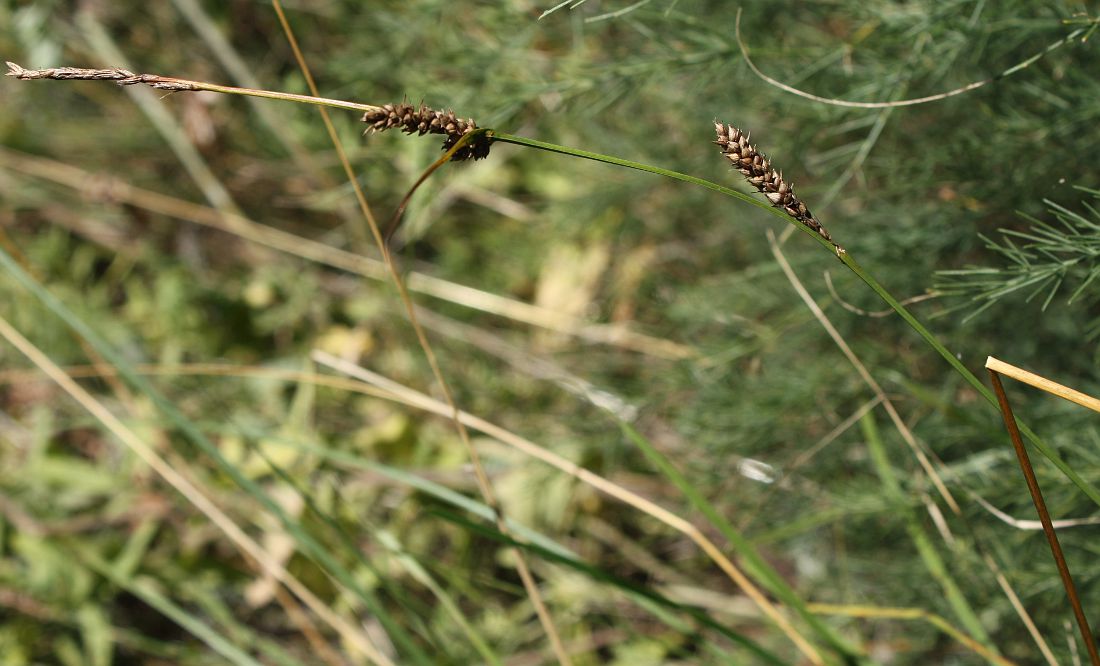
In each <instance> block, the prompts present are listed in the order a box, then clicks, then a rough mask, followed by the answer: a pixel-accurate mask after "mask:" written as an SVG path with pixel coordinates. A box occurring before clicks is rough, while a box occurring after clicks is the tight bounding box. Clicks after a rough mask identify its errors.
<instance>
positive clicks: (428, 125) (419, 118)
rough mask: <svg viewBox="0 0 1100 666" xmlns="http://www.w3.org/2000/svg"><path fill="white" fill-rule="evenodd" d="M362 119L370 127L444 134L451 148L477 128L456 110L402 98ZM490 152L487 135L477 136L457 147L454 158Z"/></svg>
mask: <svg viewBox="0 0 1100 666" xmlns="http://www.w3.org/2000/svg"><path fill="white" fill-rule="evenodd" d="M363 122H365V123H367V124H368V125H370V131H373V132H384V131H386V130H388V129H392V128H394V127H400V128H401V131H403V132H405V133H406V134H420V135H424V134H444V135H446V136H447V139H446V141H444V142H443V150H450V149H451V148H453V147H454V145H455V144H456V143H458V141H459V139H461V138H462V137H463V136H465V135H466V134H469V133H470V132H473V131H474V130H476V129H477V124H476V123H474V121H473V120H471V119H469V118H467V119H465V120H463V119H461V118H459V117H457V116H456V115H455V114H454V111H450V110H448V111H438V110H436V109H429V108H428V107H426V106H424V105H423V104H421V105H420V106H413V105H412V104H407V103H405V102H402V103H400V104H386V105H385V106H382V107H380V108H378V109H374V110H371V111H367V112H366V113H365V114H363ZM488 155H489V141H488V139H480V138H479V139H476V140H474V141H473V142H471V143H470V144H468V145H465V146H463V147H461V148H459V149H458V150H457V151H455V154H454V156H452V158H451V159H453V160H457V161H461V160H467V159H470V158H473V159H475V160H479V159H481V158H483V157H487V156H488Z"/></svg>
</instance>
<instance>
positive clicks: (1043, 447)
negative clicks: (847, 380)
mask: <svg viewBox="0 0 1100 666" xmlns="http://www.w3.org/2000/svg"><path fill="white" fill-rule="evenodd" d="M489 136H490V138H491V139H492V140H493V141H500V142H503V143H512V144H516V145H520V146H527V147H529V148H537V149H539V150H545V151H548V152H552V153H558V154H559V155H569V156H571V157H580V158H583V159H587V160H593V161H595V162H604V163H606V164H614V165H616V166H621V167H626V168H628V169H637V170H638V171H645V172H646V173H652V174H654V175H657V176H664V177H666V178H672V179H675V180H681V181H684V182H686V183H692V184H694V185H699V186H701V187H705V188H707V189H710V190H714V191H715V192H720V193H722V194H725V195H726V196H730V197H733V198H735V199H739V200H741V201H744V202H746V203H750V204H752V205H754V206H756V207H757V208H762V209H764V210H766V211H768V212H769V213H770V214H772V215H775V216H777V217H779V218H780V219H781V220H783V221H784V222H786V223H787V224H790V225H792V226H794V227H795V228H796V229H798V230H799V231H802V232H803V233H805V234H806V235H808V236H809V237H810V238H812V239H814V240H815V241H817V242H818V243H820V244H821V246H822V247H824V248H826V249H828V250H829V252H830V253H832V254H835V255H836V257H837V258H838V259H839V260H840V261H841V263H843V264H844V265H845V266H847V267H848V269H849V270H851V271H852V272H853V273H855V275H856V277H858V278H859V279H860V280H862V281H863V282H864V284H866V285H867V286H868V287H870V288H871V290H872V291H874V292H875V293H876V294H877V295H878V296H879V298H881V299H882V300H883V301H884V302H885V303H886V304H887V305H888V306H890V309H891V310H893V311H894V312H896V313H898V315H899V316H900V317H901V318H902V319H903V320H905V323H907V324H909V326H910V328H912V329H913V330H914V331H916V332H917V334H918V335H919V336H920V337H921V338H922V339H923V340H924V341H925V343H926V344H927V345H928V346H929V347H931V348H932V349H934V350H936V353H937V354H939V355H940V356H941V357H942V358H943V359H944V360H945V361H947V364H948V365H950V366H951V367H952V368H953V369H954V370H955V371H956V372H957V373H959V374H960V375H961V376H962V378H963V379H965V380H966V382H967V383H968V384H970V386H971V387H973V388H974V390H976V391H977V392H978V394H979V395H981V396H982V397H983V398H985V400H986V402H988V403H989V405H990V406H991V407H993V408H994V409H997V410H998V411H999V410H1000V408H999V406H998V403H997V397H996V396H995V395H994V394H993V391H991V390H990V389H989V388H988V387H986V385H985V384H983V383H982V381H981V380H980V379H978V378H977V376H975V375H974V373H973V372H971V371H970V370H969V369H967V367H966V366H965V365H963V364H962V361H960V360H959V359H958V358H957V357H956V356H955V355H954V354H952V353H951V352H950V351H949V350H948V349H947V347H945V346H944V345H943V343H942V342H940V341H939V339H938V338H937V337H936V336H935V335H934V334H933V333H932V332H931V331H929V330H928V329H927V328H925V326H924V324H922V323H920V321H919V320H918V319H917V318H916V317H915V316H913V314H912V313H911V312H909V310H908V309H906V307H905V306H904V305H902V304H901V303H900V302H898V300H897V299H896V298H894V296H893V295H892V294H890V292H889V291H887V290H886V288H885V287H883V286H882V285H881V284H880V283H879V281H878V280H876V279H875V278H874V276H872V275H871V274H870V273H868V272H867V270H866V269H864V268H863V267H862V266H861V265H860V264H859V263H858V262H857V261H856V260H855V258H854V257H852V255H851V254H849V253H848V252H847V251H845V250H844V249H843V248H841V247H839V246H835V245H834V244H833V243H831V242H829V241H827V240H825V238H823V237H822V236H820V235H819V234H817V233H816V232H814V231H812V230H811V229H809V228H808V227H805V226H803V225H801V224H799V223H797V222H796V221H795V220H794V219H792V218H790V217H788V216H787V214H786V213H783V212H782V211H780V210H778V209H775V208H772V207H771V205H769V204H768V203H766V202H765V201H763V200H761V199H757V198H754V197H752V196H750V195H748V194H744V193H743V192H738V191H736V190H733V189H731V188H728V187H725V186H723V185H719V184H717V183H714V182H711V181H709V180H705V179H703V178H699V177H697V176H691V175H688V174H685V173H680V172H678V171H672V170H671V169H663V168H660V167H655V166H651V165H649V164H642V163H641V162H634V161H631V160H624V159H621V158H618V157H612V156H610V155H602V154H600V153H593V152H589V151H587V150H578V149H576V148H569V147H567V146H560V145H557V144H552V143H546V142H544V141H535V140H533V139H528V138H525V137H521V136H515V135H512V134H505V133H502V132H495V131H492V130H490V131H489ZM1019 425H1020V431H1021V432H1022V433H1023V434H1024V436H1025V437H1027V439H1028V440H1029V441H1030V442H1031V443H1032V445H1033V446H1034V447H1035V448H1036V449H1037V450H1038V451H1039V452H1040V453H1042V454H1043V455H1044V456H1045V457H1046V458H1047V460H1049V461H1050V462H1051V463H1053V464H1054V466H1055V467H1057V468H1058V470H1059V471H1060V472H1062V474H1064V475H1065V476H1066V478H1067V479H1069V480H1070V481H1071V482H1073V484H1074V485H1075V486H1077V488H1078V489H1080V490H1081V492H1083V493H1084V494H1085V495H1086V496H1088V498H1089V499H1091V500H1092V501H1093V502H1095V503H1096V505H1097V506H1100V490H1098V489H1097V488H1096V487H1095V486H1094V485H1092V484H1091V483H1089V482H1088V481H1086V480H1085V479H1083V478H1081V475H1079V474H1077V472H1075V471H1073V469H1072V468H1070V466H1069V465H1068V464H1066V462H1065V461H1064V460H1062V458H1061V457H1060V456H1059V455H1058V454H1057V453H1056V452H1055V451H1054V449H1052V448H1050V447H1049V446H1048V445H1047V444H1046V443H1045V442H1043V440H1042V439H1040V438H1039V436H1038V435H1036V434H1035V432H1034V431H1033V430H1031V428H1029V427H1027V426H1026V425H1025V424H1023V423H1020V424H1019Z"/></svg>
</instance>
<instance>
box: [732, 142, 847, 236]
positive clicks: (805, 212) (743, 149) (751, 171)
mask: <svg viewBox="0 0 1100 666" xmlns="http://www.w3.org/2000/svg"><path fill="white" fill-rule="evenodd" d="M714 131H715V132H717V133H718V140H717V141H715V142H714V143H716V144H718V147H719V148H721V149H722V154H723V155H725V156H726V159H728V160H729V161H730V162H731V163H732V164H733V166H734V168H735V169H737V170H738V171H740V172H741V173H742V174H743V175H744V176H745V178H746V179H747V180H748V181H749V182H750V183H752V186H753V187H755V188H756V189H758V190H760V192H761V193H763V195H764V196H765V197H767V198H768V201H770V202H771V204H772V205H773V206H775V207H776V208H778V209H780V210H782V211H783V212H785V213H786V214H787V215H790V216H791V217H793V218H794V219H796V220H798V221H799V222H801V223H802V224H804V225H805V226H807V227H809V228H810V229H812V230H813V231H816V232H817V233H818V234H820V235H821V236H822V238H824V239H825V240H827V241H829V242H830V243H831V242H832V240H833V238H832V236H830V235H829V232H828V231H826V230H825V227H823V226H821V223H820V222H818V221H817V218H815V217H814V216H813V213H811V212H810V209H809V208H806V204H804V203H803V202H802V200H801V199H799V198H798V197H797V196H796V195H795V193H794V186H793V185H791V184H790V183H788V182H787V181H786V180H784V179H783V174H782V173H780V172H778V171H776V170H775V169H773V168H772V165H771V162H769V161H768V158H767V157H765V156H764V154H763V153H761V152H759V151H758V150H756V146H754V145H752V144H750V143H749V135H748V134H746V133H744V132H742V131H741V130H739V129H737V128H736V127H734V126H733V125H723V124H722V123H719V122H715V123H714ZM833 245H836V243H833Z"/></svg>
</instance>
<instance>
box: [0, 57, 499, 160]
mask: <svg viewBox="0 0 1100 666" xmlns="http://www.w3.org/2000/svg"><path fill="white" fill-rule="evenodd" d="M7 65H8V73H7V76H10V77H12V78H15V79H19V80H21V81H34V80H38V79H52V80H55V81H114V82H115V83H117V84H118V85H120V86H133V85H146V86H149V87H151V88H155V89H157V90H165V91H168V92H196V91H206V92H216V93H222V94H226V95H245V96H248V97H263V98H266V99H277V100H282V101H285V102H298V103H302V104H313V105H316V106H321V107H332V108H337V109H346V110H349V111H362V112H363V122H365V123H367V124H368V125H369V128H368V130H369V131H374V132H382V131H385V130H387V129H390V128H393V127H400V128H402V130H403V131H404V132H405V133H406V134H421V135H423V134H442V135H445V136H446V137H447V139H446V141H444V142H443V150H450V149H451V148H452V147H453V146H454V145H455V144H456V143H457V142H458V141H459V139H461V138H462V137H463V136H465V135H466V134H469V133H470V132H473V131H474V130H476V129H477V124H476V123H475V122H474V121H473V120H471V119H469V118H467V119H465V120H463V119H460V118H458V117H457V116H456V115H455V113H454V112H453V111H450V110H446V111H442V110H437V109H430V108H428V107H426V106H424V105H423V104H421V105H419V106H416V107H414V106H412V105H411V104H407V103H405V102H401V103H399V104H385V105H383V106H378V105H375V104H360V103H357V102H348V101H345V100H341V99H331V98H328V97H318V96H316V95H296V94H293V93H285V92H278V91H274V90H260V89H256V88H238V87H236V86H223V85H218V84H216V83H206V82H205V81H193V80H191V79H180V78H176V77H173V76H161V75H160V74H137V73H135V72H132V71H130V70H128V69H124V68H122V67H108V68H106V69H88V68H84V67H46V68H43V69H27V68H25V67H23V66H21V65H18V64H16V63H14V62H10V61H8V63H7ZM310 83H312V80H311V81H310ZM310 87H311V89H312V88H314V86H312V85H311V86H310ZM489 143H490V139H489V137H488V136H485V137H484V138H482V139H479V140H477V141H473V142H471V143H470V145H469V146H465V147H463V148H461V149H460V150H457V151H455V154H454V155H453V156H452V157H451V159H452V160H455V161H462V160H467V159H471V158H472V159H481V158H483V157H487V156H488V155H489Z"/></svg>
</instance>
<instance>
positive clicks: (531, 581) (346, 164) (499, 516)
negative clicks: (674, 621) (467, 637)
mask: <svg viewBox="0 0 1100 666" xmlns="http://www.w3.org/2000/svg"><path fill="white" fill-rule="evenodd" d="M271 4H272V7H274V9H275V12H276V14H277V15H278V17H279V23H280V24H281V25H282V27H283V32H284V33H286V36H287V40H288V41H289V42H290V44H291V48H292V49H293V51H294V57H295V59H296V60H297V61H298V66H299V68H300V69H301V70H302V72H303V73H304V75H305V77H306V82H307V83H308V84H309V89H310V92H312V93H313V94H314V95H317V92H318V91H317V85H316V83H315V82H314V80H313V76H312V74H311V73H310V70H309V65H308V64H307V63H306V60H305V58H304V57H303V55H302V52H301V49H300V48H299V47H298V41H297V39H296V38H295V37H294V31H293V29H292V28H291V26H290V22H289V21H288V20H287V18H286V15H285V14H284V13H283V8H282V5H281V3H280V2H279V0H272V2H271ZM319 110H320V112H321V116H322V118H323V119H324V123H325V129H326V130H327V131H328V134H329V138H330V140H331V142H332V145H333V146H334V147H335V148H336V150H337V152H338V155H339V157H340V164H341V165H342V166H343V168H344V173H345V174H346V175H347V179H348V182H349V183H350V184H351V186H352V188H353V189H354V191H355V198H356V200H357V201H358V202H359V207H360V209H361V210H362V211H363V217H364V218H365V219H366V220H367V224H368V225H370V230H371V234H372V235H373V236H374V240H375V242H376V243H377V244H378V250H379V251H380V252H381V253H382V258H383V260H384V261H385V263H386V268H387V269H388V270H389V273H390V276H391V277H392V278H393V282H394V285H395V286H396V287H397V291H398V293H399V295H400V297H401V302H402V303H403V304H404V305H405V311H406V313H407V314H408V317H409V323H410V324H411V325H412V328H413V331H414V332H415V334H416V339H417V341H418V342H419V343H420V348H421V349H422V350H423V352H424V356H425V358H426V359H427V361H428V365H429V366H431V369H432V374H433V375H434V377H435V380H436V383H437V384H438V385H439V388H440V390H441V391H442V393H443V396H444V398H445V400H446V402H447V405H448V406H449V407H450V410H451V420H452V422H453V423H454V426H455V429H456V430H457V432H458V436H459V438H460V439H461V440H462V444H463V447H464V448H465V449H466V454H467V456H468V457H469V459H470V464H471V465H472V467H473V469H474V476H475V478H476V479H477V485H478V490H479V491H480V493H481V496H482V498H483V499H484V500H485V504H486V505H488V506H489V508H490V509H492V511H493V514H494V516H495V519H496V524H497V529H499V530H500V533H501V534H503V535H505V536H509V537H510V536H512V533H511V529H510V528H509V527H508V524H507V521H506V520H505V519H504V509H503V507H502V506H501V504H500V501H499V499H498V498H497V495H496V492H495V491H494V490H493V486H492V483H491V482H490V480H489V475H488V474H486V473H485V468H484V466H483V465H482V463H481V458H480V456H479V454H478V452H477V449H476V448H474V445H473V444H472V443H471V442H470V435H469V433H468V432H467V431H466V426H465V425H463V423H462V421H461V419H459V409H458V404H457V403H456V402H455V399H454V395H453V393H452V392H451V387H450V384H449V383H448V382H447V379H446V378H445V377H444V375H443V370H442V369H441V368H440V365H439V361H438V359H437V358H436V355H435V351H434V350H433V349H432V346H431V343H429V342H428V336H427V335H426V334H425V333H424V328H423V327H422V326H421V325H420V322H419V321H418V320H417V318H416V308H415V307H414V305H413V301H412V297H410V296H409V292H408V290H407V289H406V288H405V283H404V281H403V280H402V279H401V274H400V272H399V271H398V269H397V265H396V263H395V262H394V260H393V257H392V256H391V254H390V251H389V247H388V244H387V242H386V238H385V237H384V236H383V235H382V231H381V229H380V228H379V226H378V223H377V221H376V220H375V218H374V214H373V212H372V211H371V209H370V206H369V205H368V204H367V198H366V195H365V194H364V193H363V189H362V187H361V186H360V184H359V179H358V178H356V176H355V172H354V170H353V169H352V168H351V162H350V161H349V160H348V158H347V155H346V154H345V153H344V151H343V149H342V147H341V143H340V139H339V136H338V135H337V134H336V128H335V127H334V126H333V124H332V121H331V120H330V119H329V117H328V112H327V109H326V108H325V107H324V106H320V107H319ZM365 111H366V112H368V113H369V112H370V111H371V110H369V109H368V110H365ZM471 136H472V134H466V135H464V136H463V137H461V139H459V140H458V141H457V142H455V144H454V145H453V146H451V147H450V148H449V150H447V152H446V154H445V155H444V157H443V158H441V159H440V160H437V165H433V167H432V168H430V169H429V171H427V172H426V173H425V175H424V176H421V179H424V178H426V177H427V176H428V175H430V173H431V171H434V169H436V168H438V165H439V164H442V162H445V161H447V160H449V159H450V158H451V157H452V156H454V155H455V154H456V153H458V151H460V150H463V149H464V148H465V146H466V144H468V143H469V139H470V138H471ZM399 214H400V213H398V215H399ZM512 553H513V556H514V558H515V568H516V573H517V574H519V577H520V579H521V580H522V581H523V587H524V589H525V590H526V592H527V596H528V599H530V601H531V605H532V606H533V607H534V609H535V613H536V614H537V615H538V618H539V622H540V623H541V624H542V627H543V630H544V631H545V632H546V635H547V638H548V639H549V641H550V646H551V648H552V649H553V651H554V655H555V656H556V658H557V660H558V663H559V664H561V665H562V666H569V665H570V664H572V660H571V659H570V658H569V654H568V652H567V651H566V649H565V645H564V644H563V643H562V640H561V636H560V635H559V633H558V630H557V627H556V626H555V625H554V620H553V618H552V617H551V616H550V612H549V610H547V608H546V604H545V603H544V602H543V600H542V594H541V592H539V587H538V583H537V582H536V581H535V578H534V576H533V575H532V573H531V570H530V567H529V565H528V563H527V557H526V555H524V553H523V551H522V550H521V549H520V548H518V547H514V548H512Z"/></svg>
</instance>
